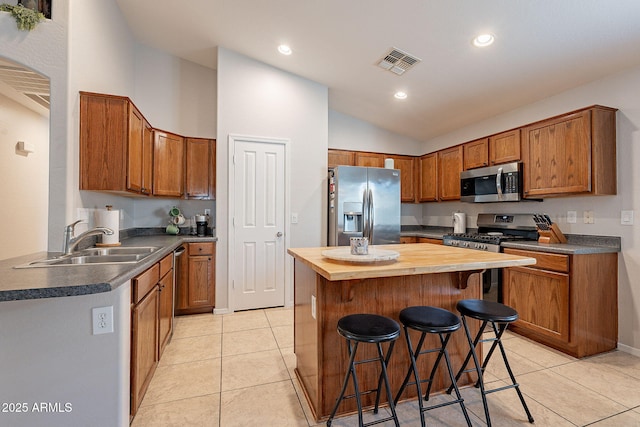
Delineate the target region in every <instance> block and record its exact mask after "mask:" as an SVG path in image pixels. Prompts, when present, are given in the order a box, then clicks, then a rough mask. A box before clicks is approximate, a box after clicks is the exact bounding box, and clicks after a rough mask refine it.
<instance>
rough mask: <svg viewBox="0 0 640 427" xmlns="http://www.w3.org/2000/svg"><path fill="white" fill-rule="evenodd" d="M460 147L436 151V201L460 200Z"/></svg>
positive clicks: (461, 153)
mask: <svg viewBox="0 0 640 427" xmlns="http://www.w3.org/2000/svg"><path fill="white" fill-rule="evenodd" d="M462 158H463V148H462V145H457V146H455V147H451V148H447V149H446V150H441V151H438V199H439V200H460V172H462Z"/></svg>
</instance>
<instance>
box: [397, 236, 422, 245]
mask: <svg viewBox="0 0 640 427" xmlns="http://www.w3.org/2000/svg"><path fill="white" fill-rule="evenodd" d="M417 242H418V238H417V237H415V236H400V243H402V244H406V243H417Z"/></svg>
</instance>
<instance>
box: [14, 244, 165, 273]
mask: <svg viewBox="0 0 640 427" xmlns="http://www.w3.org/2000/svg"><path fill="white" fill-rule="evenodd" d="M158 249H159V248H158V247H156V246H135V247H134V246H130V247H109V248H88V249H84V250H81V251H78V252H74V253H72V254H70V255H60V256H57V257H53V258H45V259H40V260H36V261H31V262H29V263H27V264H22V265H16V266H15V267H14V268H42V267H61V266H73V265H102V264H133V263H136V262H139V261H141V260H143V259H145V258H146V257H148V256H149V255H151V254H152V253H153V252H155V251H157V250H158Z"/></svg>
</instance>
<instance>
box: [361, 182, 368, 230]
mask: <svg viewBox="0 0 640 427" xmlns="http://www.w3.org/2000/svg"><path fill="white" fill-rule="evenodd" d="M362 216H363V217H364V218H362V237H367V238H368V237H369V198H368V197H367V190H366V189H365V190H364V191H363V192H362Z"/></svg>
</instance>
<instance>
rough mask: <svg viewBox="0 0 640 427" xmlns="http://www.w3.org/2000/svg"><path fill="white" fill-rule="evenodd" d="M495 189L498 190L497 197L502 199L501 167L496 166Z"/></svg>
mask: <svg viewBox="0 0 640 427" xmlns="http://www.w3.org/2000/svg"><path fill="white" fill-rule="evenodd" d="M496 190H497V191H498V199H502V168H498V173H497V174H496Z"/></svg>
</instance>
